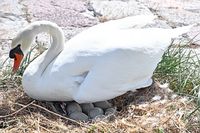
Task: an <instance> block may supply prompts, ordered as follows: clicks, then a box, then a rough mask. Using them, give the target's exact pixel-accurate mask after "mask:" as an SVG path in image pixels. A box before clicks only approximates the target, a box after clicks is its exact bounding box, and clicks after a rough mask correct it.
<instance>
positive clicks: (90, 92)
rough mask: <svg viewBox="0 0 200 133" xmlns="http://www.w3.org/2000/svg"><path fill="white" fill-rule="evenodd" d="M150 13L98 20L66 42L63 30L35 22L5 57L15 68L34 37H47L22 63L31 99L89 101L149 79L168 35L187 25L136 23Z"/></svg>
mask: <svg viewBox="0 0 200 133" xmlns="http://www.w3.org/2000/svg"><path fill="white" fill-rule="evenodd" d="M154 18H155V17H154V16H145V15H139V16H131V17H126V18H122V19H119V20H112V21H108V22H104V23H100V24H97V25H95V26H93V27H91V28H88V29H87V30H85V31H83V32H81V33H79V34H78V35H76V36H75V37H73V38H71V39H70V40H69V41H67V42H66V43H65V41H64V34H63V31H62V29H61V28H60V27H59V26H58V25H56V24H55V23H52V22H49V21H36V22H33V23H31V24H30V25H28V26H27V27H25V28H24V29H23V30H22V31H20V32H19V33H18V34H17V36H16V37H15V38H13V40H12V44H11V50H10V53H9V56H10V58H12V59H14V65H13V71H14V72H16V71H17V69H18V68H19V66H20V62H21V61H22V59H23V57H24V55H26V54H27V53H28V51H29V49H30V46H31V44H32V41H33V39H34V38H35V36H36V35H37V34H39V33H41V32H47V33H49V34H50V35H51V37H52V43H51V45H50V47H49V48H48V50H46V51H45V52H44V53H43V54H41V55H40V56H39V57H38V58H36V59H35V60H34V61H33V62H31V63H30V64H29V66H28V67H27V68H26V70H25V72H24V74H23V78H22V85H23V88H24V91H25V93H26V94H28V95H29V96H30V97H31V98H33V99H37V100H43V101H72V100H75V101H76V102H78V103H92V102H98V101H105V100H109V99H112V98H115V97H117V96H120V95H122V94H124V93H126V92H127V91H135V90H136V89H138V88H141V87H147V86H150V85H151V84H152V75H153V72H154V70H155V68H156V67H157V64H158V63H159V62H160V61H161V58H162V55H163V54H164V52H165V50H166V49H167V48H168V46H169V45H170V43H171V39H172V38H174V37H178V36H179V35H181V34H183V33H185V32H187V31H188V30H189V29H190V28H191V26H185V27H180V28H176V29H162V28H145V29H141V28H137V27H138V26H142V25H146V24H148V23H152V22H153V20H154Z"/></svg>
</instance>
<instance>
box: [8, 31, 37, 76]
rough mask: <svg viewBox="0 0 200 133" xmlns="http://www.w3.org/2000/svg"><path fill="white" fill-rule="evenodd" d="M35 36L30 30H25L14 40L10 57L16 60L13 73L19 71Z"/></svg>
mask: <svg viewBox="0 0 200 133" xmlns="http://www.w3.org/2000/svg"><path fill="white" fill-rule="evenodd" d="M33 38H34V36H33V35H32V34H31V29H30V28H25V29H24V30H22V31H21V32H19V33H18V34H17V36H16V37H15V38H13V40H12V44H11V50H10V52H9V57H10V58H11V59H14V65H13V72H16V71H17V70H18V69H19V66H20V64H21V61H22V59H23V57H24V56H25V55H26V54H27V53H28V51H29V49H30V46H31V43H32V41H33Z"/></svg>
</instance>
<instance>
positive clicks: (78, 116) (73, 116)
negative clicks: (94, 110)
mask: <svg viewBox="0 0 200 133" xmlns="http://www.w3.org/2000/svg"><path fill="white" fill-rule="evenodd" d="M69 118H70V119H73V120H77V121H88V120H89V117H88V116H87V115H86V114H84V113H82V112H73V113H71V114H70V115H69Z"/></svg>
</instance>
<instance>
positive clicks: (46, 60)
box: [32, 21, 64, 75]
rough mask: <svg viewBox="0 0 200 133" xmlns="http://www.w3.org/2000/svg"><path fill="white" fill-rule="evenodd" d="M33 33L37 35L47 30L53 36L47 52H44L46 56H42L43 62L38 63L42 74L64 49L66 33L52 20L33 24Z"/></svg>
mask: <svg viewBox="0 0 200 133" xmlns="http://www.w3.org/2000/svg"><path fill="white" fill-rule="evenodd" d="M32 29H33V34H34V35H37V34H39V33H42V32H46V33H48V34H50V36H51V37H52V42H51V45H50V47H49V48H48V50H47V51H46V53H45V54H44V57H43V58H42V60H41V62H40V63H38V65H39V66H38V67H39V69H40V70H39V71H38V72H39V73H41V75H42V74H43V72H44V71H45V69H46V68H47V67H48V65H49V64H50V63H51V62H52V61H53V60H54V59H55V58H56V57H57V55H58V54H59V53H60V52H61V51H62V50H63V48H64V34H63V31H62V29H61V28H60V27H58V26H57V25H56V24H54V23H51V22H46V21H45V22H43V21H42V22H41V21H40V23H39V24H35V25H33V28H32Z"/></svg>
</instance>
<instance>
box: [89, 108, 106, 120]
mask: <svg viewBox="0 0 200 133" xmlns="http://www.w3.org/2000/svg"><path fill="white" fill-rule="evenodd" d="M103 114H104V112H103V109H101V108H98V107H94V108H93V109H92V110H90V112H89V113H88V116H89V117H90V118H91V119H94V118H95V117H97V116H100V115H103Z"/></svg>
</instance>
